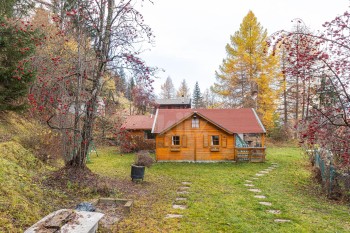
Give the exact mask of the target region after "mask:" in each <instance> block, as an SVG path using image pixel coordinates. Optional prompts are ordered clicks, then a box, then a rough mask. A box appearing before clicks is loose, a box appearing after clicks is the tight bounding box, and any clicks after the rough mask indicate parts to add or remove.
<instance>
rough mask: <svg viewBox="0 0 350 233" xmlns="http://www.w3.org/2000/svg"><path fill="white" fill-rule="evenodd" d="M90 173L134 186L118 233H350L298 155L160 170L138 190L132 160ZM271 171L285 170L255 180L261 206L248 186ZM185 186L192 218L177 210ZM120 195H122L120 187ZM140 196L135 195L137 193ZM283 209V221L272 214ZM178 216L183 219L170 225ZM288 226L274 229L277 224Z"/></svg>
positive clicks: (102, 162)
mask: <svg viewBox="0 0 350 233" xmlns="http://www.w3.org/2000/svg"><path fill="white" fill-rule="evenodd" d="M91 160H92V162H91V163H90V164H88V166H89V168H90V169H91V170H92V171H94V172H96V173H99V174H101V175H105V176H109V177H118V178H119V179H123V180H125V182H126V183H130V187H132V188H131V189H130V190H131V191H128V190H124V192H123V193H120V194H119V196H121V197H124V198H132V199H134V200H135V205H134V208H133V211H132V213H131V214H130V216H129V217H127V218H125V219H124V220H123V221H121V222H119V223H118V224H117V226H116V227H115V231H119V232H350V216H349V208H348V206H346V205H341V204H338V203H335V202H332V201H329V200H327V199H326V198H325V197H323V196H321V194H320V193H319V191H318V186H317V185H315V184H312V182H311V178H310V172H309V171H310V167H309V165H308V161H307V158H306V157H305V156H304V155H303V154H302V153H301V150H300V149H298V148H270V149H268V151H267V161H266V163H262V164H258V163H256V164H253V163H237V164H235V163H214V164H194V163H157V164H155V165H154V166H153V167H151V168H150V169H146V174H145V181H144V182H142V183H139V184H134V183H132V182H131V179H130V164H131V163H132V161H133V155H130V154H129V155H122V156H121V155H119V154H117V153H116V152H115V149H114V148H110V147H109V148H103V149H101V150H99V156H98V157H96V156H95V155H92V158H91ZM271 163H278V165H279V167H278V168H277V169H275V170H273V171H272V172H270V173H269V174H267V175H265V176H262V177H259V179H258V180H253V184H254V185H255V187H254V188H259V189H261V190H262V193H261V194H260V195H265V196H266V197H267V198H266V199H264V200H263V201H268V202H271V203H272V206H271V207H269V206H262V205H260V204H259V203H258V202H259V201H261V200H260V199H256V198H254V195H255V194H254V193H252V192H250V191H248V188H247V187H245V186H244V184H245V180H247V179H249V180H252V179H251V178H252V177H255V174H256V173H257V172H259V171H261V170H262V169H266V168H268V167H269V166H270V165H271ZM182 181H189V182H191V183H192V184H191V186H190V189H189V192H190V193H189V194H186V195H185V196H186V197H187V201H186V202H185V203H184V204H186V205H187V206H188V209H186V210H175V209H173V208H172V204H173V202H174V200H175V198H176V197H178V196H179V195H177V194H176V191H177V190H178V188H179V187H181V182H182ZM117 188H118V187H117ZM135 190H136V191H137V192H135ZM268 209H278V210H281V211H282V213H281V214H279V215H274V214H270V213H267V212H266V210H268ZM169 213H179V214H182V215H184V217H183V218H182V219H164V217H165V216H166V214H169ZM276 218H281V219H290V220H292V222H291V223H276V222H274V219H276Z"/></svg>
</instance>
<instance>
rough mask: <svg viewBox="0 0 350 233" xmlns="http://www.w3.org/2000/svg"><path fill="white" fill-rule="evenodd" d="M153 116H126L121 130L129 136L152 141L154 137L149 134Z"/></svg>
mask: <svg viewBox="0 0 350 233" xmlns="http://www.w3.org/2000/svg"><path fill="white" fill-rule="evenodd" d="M153 122H154V116H153V115H150V116H145V115H134V116H127V117H126V119H125V122H124V124H123V125H122V128H124V129H126V130H127V131H128V132H129V133H130V134H131V136H133V137H135V136H139V137H141V138H144V139H146V140H154V139H155V135H154V134H153V133H152V132H151V131H152V126H153Z"/></svg>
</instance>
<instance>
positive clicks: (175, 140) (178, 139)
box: [171, 135, 180, 146]
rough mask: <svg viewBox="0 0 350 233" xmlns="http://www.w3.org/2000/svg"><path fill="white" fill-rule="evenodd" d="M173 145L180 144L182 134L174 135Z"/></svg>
mask: <svg viewBox="0 0 350 233" xmlns="http://www.w3.org/2000/svg"><path fill="white" fill-rule="evenodd" d="M171 145H173V146H180V136H177V135H175V136H172V138H171Z"/></svg>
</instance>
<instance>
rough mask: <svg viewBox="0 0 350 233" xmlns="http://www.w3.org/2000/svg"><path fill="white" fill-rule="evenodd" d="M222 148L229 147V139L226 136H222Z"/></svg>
mask: <svg viewBox="0 0 350 233" xmlns="http://www.w3.org/2000/svg"><path fill="white" fill-rule="evenodd" d="M221 146H222V147H227V137H226V136H221Z"/></svg>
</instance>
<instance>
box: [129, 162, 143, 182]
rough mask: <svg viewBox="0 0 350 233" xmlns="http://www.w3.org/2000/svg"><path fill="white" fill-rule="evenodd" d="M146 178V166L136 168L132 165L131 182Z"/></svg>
mask: <svg viewBox="0 0 350 233" xmlns="http://www.w3.org/2000/svg"><path fill="white" fill-rule="evenodd" d="M144 176H145V167H144V166H136V165H134V164H132V165H131V180H132V181H134V180H142V181H143V177H144Z"/></svg>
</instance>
